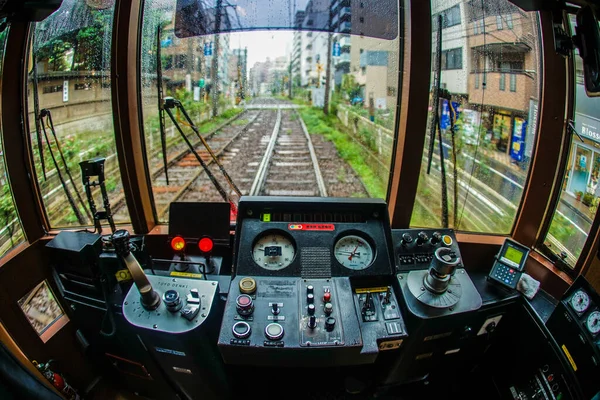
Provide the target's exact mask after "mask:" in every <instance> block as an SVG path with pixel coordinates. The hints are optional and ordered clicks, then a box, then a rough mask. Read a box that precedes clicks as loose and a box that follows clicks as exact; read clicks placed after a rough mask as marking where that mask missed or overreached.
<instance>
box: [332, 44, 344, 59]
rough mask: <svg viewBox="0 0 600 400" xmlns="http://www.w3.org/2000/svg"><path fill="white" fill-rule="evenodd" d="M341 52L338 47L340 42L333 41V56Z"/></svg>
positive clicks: (337, 55)
mask: <svg viewBox="0 0 600 400" xmlns="http://www.w3.org/2000/svg"><path fill="white" fill-rule="evenodd" d="M341 54H342V49H341V47H340V42H335V43H333V53H332V55H333V56H334V57H339V56H340V55H341Z"/></svg>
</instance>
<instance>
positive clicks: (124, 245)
mask: <svg viewBox="0 0 600 400" xmlns="http://www.w3.org/2000/svg"><path fill="white" fill-rule="evenodd" d="M111 239H112V243H113V245H114V246H115V251H116V252H117V254H118V255H119V256H120V257H121V258H122V259H123V261H124V262H125V265H126V266H127V269H128V270H129V272H130V273H131V276H132V277H133V281H134V282H135V286H137V288H138V291H139V292H140V296H141V298H142V299H141V303H142V306H143V307H144V308H145V309H147V310H155V309H156V308H158V306H159V305H160V296H159V295H158V293H156V291H155V290H154V289H153V288H152V284H151V283H150V281H149V280H148V277H147V276H146V274H145V273H144V271H143V270H142V267H141V266H140V263H139V262H138V261H137V260H136V258H135V257H134V255H133V254H132V253H131V249H130V247H129V232H127V231H126V230H124V229H119V230H118V231H116V232H115V233H113V234H112V236H111Z"/></svg>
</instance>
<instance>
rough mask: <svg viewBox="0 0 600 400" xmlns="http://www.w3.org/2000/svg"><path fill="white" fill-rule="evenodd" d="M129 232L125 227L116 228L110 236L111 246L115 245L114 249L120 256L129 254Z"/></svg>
mask: <svg viewBox="0 0 600 400" xmlns="http://www.w3.org/2000/svg"><path fill="white" fill-rule="evenodd" d="M129 236H130V235H129V232H127V231H126V230H125V229H119V230H116V231H115V232H114V233H113V234H112V236H111V241H112V244H113V246H115V251H116V253H117V254H118V255H120V256H121V257H125V256H126V255H127V254H129V251H130V249H129Z"/></svg>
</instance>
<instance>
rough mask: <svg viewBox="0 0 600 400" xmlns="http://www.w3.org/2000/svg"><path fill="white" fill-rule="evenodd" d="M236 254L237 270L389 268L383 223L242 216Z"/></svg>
mask: <svg viewBox="0 0 600 400" xmlns="http://www.w3.org/2000/svg"><path fill="white" fill-rule="evenodd" d="M241 231H242V232H241V238H240V239H241V240H240V241H239V248H238V252H237V254H236V261H237V271H238V273H240V274H246V275H258V276H290V275H292V276H311V277H331V276H357V275H358V276H366V275H386V274H390V273H393V266H392V262H391V261H392V258H391V254H390V249H389V246H388V239H389V238H388V237H387V235H386V230H385V229H384V227H383V224H380V223H379V222H378V221H367V222H365V223H326V224H307V223H282V222H264V221H261V220H258V219H256V220H252V219H247V220H246V221H244V224H243V226H242V227H241Z"/></svg>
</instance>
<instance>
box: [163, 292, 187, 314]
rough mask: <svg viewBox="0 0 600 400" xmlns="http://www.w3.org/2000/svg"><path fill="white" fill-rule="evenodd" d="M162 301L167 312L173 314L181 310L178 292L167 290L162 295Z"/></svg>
mask: <svg viewBox="0 0 600 400" xmlns="http://www.w3.org/2000/svg"><path fill="white" fill-rule="evenodd" d="M163 300H164V302H165V306H167V310H169V311H170V312H172V313H174V312H177V311H179V310H181V306H182V303H181V298H180V297H179V292H177V290H173V289H171V290H167V291H166V292H165V293H163Z"/></svg>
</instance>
